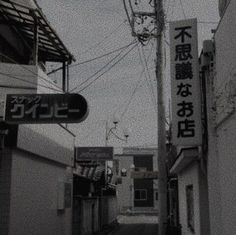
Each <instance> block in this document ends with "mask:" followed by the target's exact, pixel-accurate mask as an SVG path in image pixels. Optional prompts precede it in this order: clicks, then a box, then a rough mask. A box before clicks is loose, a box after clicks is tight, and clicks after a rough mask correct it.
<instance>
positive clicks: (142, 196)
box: [134, 189, 147, 201]
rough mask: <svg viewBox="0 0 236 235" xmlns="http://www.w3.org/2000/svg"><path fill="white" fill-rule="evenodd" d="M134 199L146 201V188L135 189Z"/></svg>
mask: <svg viewBox="0 0 236 235" xmlns="http://www.w3.org/2000/svg"><path fill="white" fill-rule="evenodd" d="M134 200H136V201H146V200H147V190H146V189H136V190H135V192H134Z"/></svg>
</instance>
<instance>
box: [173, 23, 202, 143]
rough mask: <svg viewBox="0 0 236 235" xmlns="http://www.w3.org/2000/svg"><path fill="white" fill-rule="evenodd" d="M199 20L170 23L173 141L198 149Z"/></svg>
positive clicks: (199, 135)
mask: <svg viewBox="0 0 236 235" xmlns="http://www.w3.org/2000/svg"><path fill="white" fill-rule="evenodd" d="M197 43H198V42H197V20H196V19H187V20H181V21H175V22H170V60H171V103H172V122H173V129H172V140H173V144H174V145H176V146H199V145H201V143H202V140H201V137H202V134H201V133H202V132H201V100H200V96H201V93H200V82H199V68H198V66H199V65H198V45H197Z"/></svg>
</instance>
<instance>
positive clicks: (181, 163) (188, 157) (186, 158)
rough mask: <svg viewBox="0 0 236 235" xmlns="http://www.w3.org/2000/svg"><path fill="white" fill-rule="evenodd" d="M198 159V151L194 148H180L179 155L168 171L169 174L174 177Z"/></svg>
mask: <svg viewBox="0 0 236 235" xmlns="http://www.w3.org/2000/svg"><path fill="white" fill-rule="evenodd" d="M198 158H199V150H198V148H197V147H194V148H182V149H181V150H180V153H179V155H178V157H177V159H176V161H175V163H174V165H173V166H172V167H171V169H170V174H171V175H175V174H178V173H180V172H181V171H183V170H184V169H185V168H186V167H187V166H188V165H189V164H190V163H192V162H193V161H196V160H197V159H198Z"/></svg>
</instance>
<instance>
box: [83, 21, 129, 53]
mask: <svg viewBox="0 0 236 235" xmlns="http://www.w3.org/2000/svg"><path fill="white" fill-rule="evenodd" d="M126 21H127V20H124V21H123V22H122V23H121V24H119V25H118V26H117V27H116V28H115V29H114V30H113V31H112V32H110V33H109V34H108V35H106V36H105V37H104V38H103V39H102V40H101V41H100V42H98V43H96V44H94V45H92V46H91V47H89V48H88V49H87V50H85V51H84V52H82V53H80V55H84V54H86V53H87V52H88V51H90V50H91V49H93V48H95V47H97V46H99V45H100V44H102V43H103V42H104V41H105V40H106V39H107V38H109V37H110V36H111V35H112V34H113V33H115V32H117V30H118V29H119V28H120V27H121V26H122V25H123V24H124V23H125V22H126Z"/></svg>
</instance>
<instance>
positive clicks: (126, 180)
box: [114, 155, 134, 212]
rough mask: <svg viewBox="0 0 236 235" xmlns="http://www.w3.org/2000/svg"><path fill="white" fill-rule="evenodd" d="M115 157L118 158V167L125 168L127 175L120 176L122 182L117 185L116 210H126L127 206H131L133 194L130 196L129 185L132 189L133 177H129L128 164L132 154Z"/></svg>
mask: <svg viewBox="0 0 236 235" xmlns="http://www.w3.org/2000/svg"><path fill="white" fill-rule="evenodd" d="M114 158H115V159H118V160H119V169H120V170H121V169H122V168H125V169H127V176H126V177H122V184H118V185H117V203H118V212H122V211H124V210H127V209H128V208H129V207H131V206H132V207H133V195H132V194H131V196H130V185H132V189H133V185H134V183H133V179H131V178H130V166H131V164H133V156H129V155H125V156H124V155H122V156H121V155H120V156H116V155H115V156H114Z"/></svg>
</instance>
